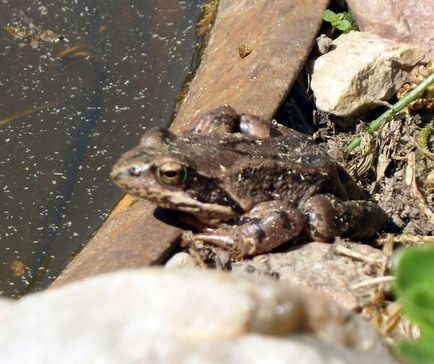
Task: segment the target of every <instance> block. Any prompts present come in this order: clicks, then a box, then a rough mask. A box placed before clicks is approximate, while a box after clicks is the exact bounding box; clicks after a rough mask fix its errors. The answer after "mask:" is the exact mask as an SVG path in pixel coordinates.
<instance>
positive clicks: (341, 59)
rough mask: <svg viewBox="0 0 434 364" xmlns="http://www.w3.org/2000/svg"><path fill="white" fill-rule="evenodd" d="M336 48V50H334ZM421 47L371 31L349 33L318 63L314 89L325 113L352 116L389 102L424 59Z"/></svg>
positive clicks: (335, 42) (315, 70) (339, 38)
mask: <svg viewBox="0 0 434 364" xmlns="http://www.w3.org/2000/svg"><path fill="white" fill-rule="evenodd" d="M333 47H334V49H333ZM423 57H424V52H423V51H422V50H421V49H420V48H418V47H417V46H414V45H411V44H405V43H397V42H395V41H392V40H388V39H384V38H381V37H380V36H378V35H375V34H372V33H369V32H349V33H347V34H343V35H341V36H340V37H338V38H337V39H335V40H334V41H333V46H332V50H331V51H330V52H328V53H327V54H324V55H322V56H320V57H318V59H317V60H316V61H315V63H314V71H313V75H312V83H311V86H312V90H313V92H314V95H315V99H316V106H317V107H318V109H320V110H322V111H326V112H328V113H331V114H334V115H338V116H341V117H349V116H354V115H357V114H359V113H361V112H364V111H366V110H369V109H371V108H373V107H375V106H377V105H379V104H380V103H381V102H382V101H387V100H389V99H390V97H392V96H393V95H394V94H395V92H396V91H397V90H398V89H399V88H400V87H401V86H402V85H403V83H404V82H405V78H406V77H407V75H408V70H409V68H411V66H413V65H415V64H416V63H417V62H418V61H420V60H422V59H423Z"/></svg>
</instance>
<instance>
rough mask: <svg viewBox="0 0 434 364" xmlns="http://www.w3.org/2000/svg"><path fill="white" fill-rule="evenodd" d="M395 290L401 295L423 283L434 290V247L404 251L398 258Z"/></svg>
mask: <svg viewBox="0 0 434 364" xmlns="http://www.w3.org/2000/svg"><path fill="white" fill-rule="evenodd" d="M395 270H396V284H395V289H396V292H397V293H398V294H399V295H402V294H405V292H406V291H407V290H409V289H411V288H412V287H414V286H415V285H419V284H420V283H421V282H426V284H427V285H428V286H429V287H432V288H433V289H434V247H429V246H425V247H417V248H409V249H405V250H402V251H401V252H400V254H399V255H398V256H397V264H396V269H395Z"/></svg>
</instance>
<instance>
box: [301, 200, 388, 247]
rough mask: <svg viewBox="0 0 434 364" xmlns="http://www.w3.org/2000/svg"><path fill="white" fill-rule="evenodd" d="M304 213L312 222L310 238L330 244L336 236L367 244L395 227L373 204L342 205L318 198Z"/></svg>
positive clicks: (338, 202) (304, 209) (308, 201)
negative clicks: (379, 234)
mask: <svg viewBox="0 0 434 364" xmlns="http://www.w3.org/2000/svg"><path fill="white" fill-rule="evenodd" d="M301 209H302V210H303V211H304V212H305V213H306V215H307V216H308V219H309V222H308V224H307V229H308V231H307V235H309V236H310V237H311V238H312V239H313V240H316V241H326V242H327V241H331V240H333V238H334V237H335V236H342V237H348V238H353V239H357V240H366V239H370V238H373V237H375V236H376V235H377V234H378V233H380V232H382V231H385V230H387V229H390V228H392V226H393V224H392V222H391V220H390V218H389V217H388V216H387V214H386V212H385V211H384V210H383V209H382V208H381V207H380V206H378V205H377V204H376V203H374V202H371V201H364V200H362V201H356V200H348V201H342V200H341V199H339V198H336V197H335V196H332V195H326V194H324V195H321V194H319V195H315V196H313V197H311V198H309V199H308V200H307V201H306V202H305V203H304V204H303V206H302V207H301Z"/></svg>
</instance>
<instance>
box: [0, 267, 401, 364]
mask: <svg viewBox="0 0 434 364" xmlns="http://www.w3.org/2000/svg"><path fill="white" fill-rule="evenodd" d="M302 296H303V295H302V294H301V293H300V292H299V291H294V290H293V289H289V288H288V287H287V286H286V285H282V284H279V283H277V282H275V281H273V280H267V279H259V278H254V277H247V276H237V275H234V274H229V273H222V272H220V273H219V272H211V271H197V270H194V271H187V270H162V269H143V270H136V271H124V272H117V273H110V274H106V275H101V276H98V277H94V278H91V279H87V280H85V281H82V282H78V283H74V284H71V285H69V286H64V287H61V288H57V289H53V290H48V291H45V292H42V293H37V294H33V295H29V296H27V297H24V298H23V299H22V300H20V301H18V302H16V303H9V302H7V303H6V304H3V303H1V304H0V307H1V308H2V314H1V315H0V363H2V364H9V363H35V364H39V363H41V364H42V363H43V364H50V363H62V364H72V363H77V364H78V363H80V364H81V363H87V364H92V363H95V364H99V363H101V364H103V363H104V364H112V363H113V364H118V363H119V364H121V363H122V364H130V363H131V364H133V363H134V364H136V363H189V364H190V363H234V364H235V363H241V364H243V363H261V364H262V363H271V362H272V363H288V362H297V363H301V364H308V363H315V364H317V363H336V364H337V363H351V364H359V363H360V364H362V363H363V364H365V363H366V364H371V363H372V362H381V363H385V364H388V363H397V362H396V361H395V360H394V359H393V358H391V357H390V355H389V354H387V353H386V352H384V351H381V350H380V351H375V352H373V351H371V352H369V353H367V352H360V351H355V350H351V349H350V348H347V347H344V346H342V345H338V344H334V343H333V342H334V341H336V339H335V338H334V337H330V340H329V341H331V342H332V343H328V342H324V341H321V340H320V339H319V338H318V337H314V336H313V335H304V336H302V335H295V334H292V335H290V336H273V335H267V334H265V333H264V332H273V331H274V332H275V333H276V332H279V331H280V332H286V333H288V332H290V331H291V330H293V329H295V328H296V327H298V326H299V325H300V320H302V319H303V317H304V315H301V314H300V308H303V307H304V306H305V304H306V302H303V299H304V298H302ZM323 306H327V303H326V302H323V301H321V302H318V307H319V308H322V307H323ZM331 316H333V312H331ZM344 321H348V320H342V322H341V324H343V322H344ZM350 321H351V320H350ZM345 324H346V322H345ZM335 325H336V323H335ZM352 331H353V330H351V332H352ZM261 332H262V333H261ZM350 341H351V340H350Z"/></svg>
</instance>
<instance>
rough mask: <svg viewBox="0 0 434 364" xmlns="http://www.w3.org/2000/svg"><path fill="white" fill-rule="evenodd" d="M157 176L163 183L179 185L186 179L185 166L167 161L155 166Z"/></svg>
mask: <svg viewBox="0 0 434 364" xmlns="http://www.w3.org/2000/svg"><path fill="white" fill-rule="evenodd" d="M157 178H158V180H159V181H160V182H161V183H163V184H165V185H170V186H179V185H182V184H183V183H184V182H185V180H186V179H187V168H185V166H184V165H182V164H179V163H175V162H167V163H164V164H162V165H161V166H159V167H158V168H157Z"/></svg>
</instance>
